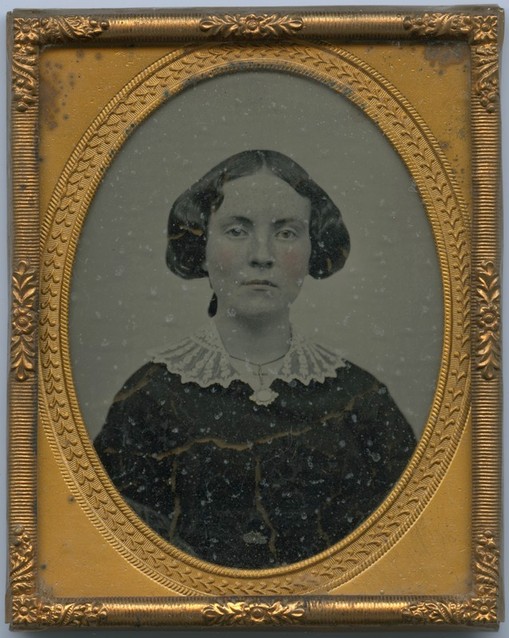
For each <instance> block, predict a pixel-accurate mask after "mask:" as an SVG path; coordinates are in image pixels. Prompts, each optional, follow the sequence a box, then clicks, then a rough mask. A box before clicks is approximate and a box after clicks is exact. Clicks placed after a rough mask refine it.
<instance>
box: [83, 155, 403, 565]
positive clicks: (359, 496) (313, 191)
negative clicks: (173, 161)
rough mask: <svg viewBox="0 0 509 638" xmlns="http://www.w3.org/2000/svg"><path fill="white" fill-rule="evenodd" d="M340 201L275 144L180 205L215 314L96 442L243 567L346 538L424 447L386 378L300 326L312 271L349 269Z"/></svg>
mask: <svg viewBox="0 0 509 638" xmlns="http://www.w3.org/2000/svg"><path fill="white" fill-rule="evenodd" d="M349 249H350V240H349V236H348V232H347V230H346V227H345V225H344V223H343V220H342V217H341V214H340V212H339V210H338V208H337V207H336V206H335V204H334V203H333V202H332V201H331V200H330V198H329V197H328V196H327V195H326V193H325V192H324V191H323V190H322V189H321V188H320V187H319V186H318V185H317V184H315V183H314V182H313V181H312V180H311V178H310V177H309V176H308V174H307V173H306V172H305V171H304V169H302V168H301V167H300V166H299V165H297V164H296V163H295V162H293V161H292V160H291V159H289V158H288V157H286V156H284V155H282V154H280V153H277V152H274V151H246V152H243V153H240V154H238V155H234V156H233V157H230V158H228V159H227V160H225V161H224V162H222V163H221V164H219V165H218V166H216V167H215V168H213V169H212V170H211V171H210V172H209V173H207V174H206V175H205V176H204V177H203V178H202V179H201V180H199V181H198V182H197V183H195V184H194V185H193V186H191V188H190V189H188V190H187V191H186V192H185V193H183V195H181V196H180V197H179V198H178V199H177V201H176V202H175V204H174V206H173V207H172V209H171V211H170V216H169V229H168V247H167V264H168V267H169V268H170V270H172V271H173V272H174V273H175V274H177V275H178V276H180V277H183V278H186V279H191V278H196V277H208V279H209V281H210V285H211V288H212V291H213V295H212V300H211V302H210V305H209V315H210V317H211V320H210V322H209V324H208V325H206V326H205V327H204V328H202V329H201V330H199V331H198V332H197V333H195V334H194V335H192V336H190V337H188V338H186V339H184V340H183V341H181V342H179V343H177V344H175V345H174V346H171V347H169V348H167V349H165V350H164V351H162V352H160V353H158V354H157V355H156V356H155V357H154V360H153V361H152V362H150V363H148V364H146V365H144V366H143V367H142V368H141V369H140V370H138V371H137V372H136V373H135V374H134V375H133V376H132V377H131V378H130V379H129V380H128V381H127V383H126V384H125V385H124V387H123V388H122V389H121V390H120V392H119V393H118V395H117V396H116V397H115V400H114V402H113V405H112V406H111V408H110V411H109V413H108V417H107V420H106V424H105V425H104V427H103V429H102V431H101V432H100V434H99V435H98V437H97V438H96V440H95V447H96V450H97V452H98V454H99V456H100V458H101V460H102V462H103V464H104V467H105V469H106V471H107V472H108V474H109V476H110V478H111V480H112V481H113V483H114V484H115V485H116V487H117V488H118V490H119V491H120V492H121V494H122V495H123V496H124V498H125V499H126V501H127V502H128V503H129V504H130V505H131V506H132V508H133V509H134V510H135V511H136V512H137V513H138V515H139V516H140V517H141V518H143V519H144V520H145V521H146V523H147V524H148V525H149V526H150V527H152V528H153V529H154V530H155V531H157V532H158V533H159V534H160V535H161V536H162V537H163V538H165V539H167V540H168V541H169V542H171V543H172V544H173V545H175V546H177V547H179V548H181V549H183V550H184V551H186V552H187V553H189V554H191V555H193V556H196V557H198V558H202V559H204V560H207V561H210V562H212V563H216V564H220V565H225V566H229V567H235V568H268V567H276V566H279V565H284V564H288V563H293V562H296V561H299V560H303V559H305V558H308V557H309V556H312V555H314V554H317V553H318V552H320V551H323V550H325V549H326V548H328V547H330V546H332V545H333V544H335V543H336V542H338V541H339V540H341V539H342V538H343V537H344V536H346V535H347V534H349V533H350V532H351V531H352V530H354V529H355V528H356V527H357V526H358V525H359V524H360V523H361V522H362V521H363V520H365V519H366V518H367V517H368V516H369V515H370V514H371V513H372V512H373V511H374V510H375V509H376V508H377V507H378V505H380V503H381V502H382V501H383V499H384V498H385V496H386V495H387V494H388V492H389V491H390V489H391V488H392V486H393V485H394V483H395V482H396V481H397V480H398V478H399V477H400V475H401V473H402V472H403V470H404V468H405V466H406V464H407V462H408V460H409V458H410V456H411V454H412V452H413V450H414V447H415V437H414V434H413V432H412V429H411V428H410V426H409V425H408V423H407V422H406V420H405V418H404V417H403V416H402V414H401V413H400V411H399V410H398V408H397V406H396V405H395V403H394V401H393V400H392V399H391V397H390V395H389V393H388V391H387V389H386V387H385V386H384V385H382V384H381V383H380V382H379V381H377V380H376V379H375V378H374V377H373V376H371V375H370V374H369V373H367V372H365V371H364V370H362V369H360V368H358V367H357V366H355V365H354V364H352V363H350V362H348V361H345V360H343V359H342V358H341V357H340V356H339V355H338V354H337V353H336V352H334V351H333V350H332V349H330V348H327V347H324V346H323V345H321V344H319V343H316V342H314V341H312V340H310V339H306V338H305V337H303V336H301V335H299V334H297V333H296V332H295V330H294V329H293V328H292V325H291V322H290V307H291V305H292V303H293V301H294V300H295V299H296V297H297V296H298V294H299V291H300V288H301V286H302V283H303V280H304V278H305V277H306V275H308V274H309V275H311V276H312V277H314V278H316V279H321V278H325V277H329V276H330V275H332V274H333V273H335V272H337V271H338V270H340V269H341V268H342V267H343V265H344V263H345V260H346V258H347V256H348V253H349Z"/></svg>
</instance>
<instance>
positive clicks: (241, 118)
mask: <svg viewBox="0 0 509 638" xmlns="http://www.w3.org/2000/svg"><path fill="white" fill-rule="evenodd" d="M252 148H269V149H274V150H278V151H281V152H283V153H285V154H287V155H289V156H291V157H292V158H293V159H295V160H296V161H297V162H299V163H300V164H301V165H302V166H303V167H304V168H305V169H306V170H307V171H308V172H309V173H310V175H311V176H312V177H313V178H314V179H315V180H316V181H317V182H318V183H319V184H320V185H321V186H322V188H324V189H325V191H326V192H327V193H328V194H329V195H330V196H331V197H332V199H333V200H334V201H335V203H336V204H337V205H338V206H339V208H340V210H341V211H342V213H343V217H344V220H345V223H346V225H347V228H348V229H349V232H350V235H351V245H352V248H351V253H350V256H349V258H348V260H347V262H346V266H345V268H344V269H343V270H342V271H341V272H340V273H338V274H336V275H334V276H332V277H330V278H328V279H326V280H322V281H316V280H314V279H312V278H311V277H308V278H307V279H306V281H305V284H304V287H303V290H302V292H301V294H300V296H299V298H298V299H297V301H296V302H295V303H294V305H293V307H292V318H293V322H294V324H296V325H297V326H298V327H299V328H300V329H301V330H302V331H304V332H305V333H306V334H313V335H314V336H315V337H316V338H317V339H318V340H320V341H325V342H326V343H331V344H332V345H334V346H336V347H338V348H339V349H340V350H341V351H342V352H344V355H345V356H346V358H348V359H350V360H352V361H354V362H355V363H356V364H357V365H360V366H361V367H363V368H365V369H367V370H369V371H370V372H372V373H373V374H374V375H375V376H376V377H377V378H379V379H380V380H381V381H383V382H385V383H386V384H387V385H388V387H389V390H390V392H391V393H392V395H393V397H394V398H395V400H396V402H397V403H398V405H399V406H400V408H401V409H402V411H403V412H404V414H405V415H406V416H407V418H408V420H409V422H410V423H412V425H413V426H414V427H415V429H416V432H417V433H418V434H419V433H420V432H421V429H422V427H423V425H424V423H425V422H426V418H427V415H428V411H429V409H430V404H431V399H432V395H433V391H434V387H435V380H436V374H437V371H438V367H439V359H440V351H441V346H442V299H441V280H440V276H439V270H438V262H437V258H436V252H435V247H434V243H433V239H432V236H431V227H430V224H429V222H428V220H427V217H426V215H425V213H424V209H423V206H422V204H421V201H420V199H419V196H418V194H417V191H416V189H415V186H414V185H413V182H412V179H411V176H410V174H409V173H408V171H407V169H406V167H405V166H404V164H403V163H402V161H401V159H400V158H399V156H398V155H397V153H396V152H395V151H394V149H393V147H392V146H391V145H390V143H389V142H388V141H387V140H386V139H385V138H384V136H383V135H382V134H381V132H380V131H379V130H378V129H377V128H376V126H375V125H374V124H373V123H372V122H371V121H370V120H369V119H368V118H367V117H366V116H365V115H364V114H363V113H362V112H361V111H360V110H359V109H357V107H355V106H354V105H353V104H352V103H351V102H349V101H348V100H347V99H346V98H344V97H343V96H341V95H338V94H336V93H334V92H333V91H331V90H330V89H328V88H326V87H325V86H323V85H320V84H317V83H315V82H314V81H312V80H309V79H307V78H301V77H296V76H288V74H281V73H276V72H264V71H260V72H246V73H241V74H235V75H228V76H222V77H218V78H214V79H212V80H208V81H206V82H202V83H200V84H198V85H197V86H195V87H193V88H191V89H188V90H186V91H185V92H184V93H182V94H180V95H178V96H176V97H174V98H173V99H171V100H170V101H169V102H167V103H166V104H165V105H164V106H163V107H161V108H160V109H159V110H158V111H157V112H156V113H155V114H154V115H152V116H151V117H150V118H149V119H148V120H147V121H145V123H143V125H142V126H140V127H139V128H138V130H137V131H136V132H135V133H134V134H133V136H132V137H131V138H130V139H129V140H128V141H127V143H126V144H125V145H124V147H123V148H122V150H121V151H120V153H119V155H118V156H117V158H116V159H115V160H114V161H113V163H112V165H111V167H110V169H109V170H108V172H107V173H106V175H105V177H104V179H103V182H102V184H101V185H100V187H99V189H98V191H97V194H96V197H95V198H94V200H93V202H92V205H91V206H90V209H89V212H88V215H87V219H86V221H85V224H84V228H83V231H82V235H81V237H80V242H79V247H78V253H77V256H76V261H75V266H74V273H73V282H72V288H71V299H72V303H71V313H70V345H71V358H72V363H73V366H72V369H73V374H74V380H75V385H76V388H77V392H78V398H79V403H80V406H81V410H82V414H83V417H84V420H85V423H86V424H87V427H88V428H89V432H90V434H91V435H92V436H93V435H94V434H95V433H97V431H98V430H99V429H100V427H101V425H102V423H103V422H104V419H105V415H106V412H107V410H108V407H109V405H110V404H111V402H112V399H113V396H114V394H115V393H116V392H117V391H118V390H119V388H120V387H121V385H122V384H123V383H124V381H125V380H126V379H127V378H128V377H129V376H130V375H131V374H132V373H133V372H134V371H135V370H136V369H137V368H138V367H139V366H140V365H141V364H142V363H144V362H145V361H146V360H147V356H148V352H149V351H151V350H154V349H156V350H157V349H161V347H162V345H163V344H165V343H168V342H172V341H175V340H178V339H180V338H182V337H183V336H185V335H187V334H189V333H190V332H191V331H193V330H194V329H196V328H198V327H199V326H200V325H202V324H203V323H204V322H205V321H207V314H206V312H207V306H208V302H209V299H210V295H211V293H210V286H209V283H208V280H206V279H202V280H195V281H184V280H182V279H180V278H178V277H176V276H175V275H173V274H172V273H170V272H169V270H168V269H167V268H166V265H165V249H166V224H167V217H168V211H169V209H170V207H171V205H172V203H173V201H174V200H175V199H176V198H177V197H178V195H179V194H180V193H181V192H182V191H183V190H185V189H186V188H187V187H188V186H190V185H191V183H193V182H194V181H195V180H197V179H199V178H200V177H201V176H202V175H203V174H204V173H205V172H207V171H208V170H209V169H210V168H212V166H214V165H216V164H217V163H218V162H219V161H221V160H222V159H224V158H225V157H228V156H229V155H232V154H233V153H237V152H239V151H241V150H244V149H252Z"/></svg>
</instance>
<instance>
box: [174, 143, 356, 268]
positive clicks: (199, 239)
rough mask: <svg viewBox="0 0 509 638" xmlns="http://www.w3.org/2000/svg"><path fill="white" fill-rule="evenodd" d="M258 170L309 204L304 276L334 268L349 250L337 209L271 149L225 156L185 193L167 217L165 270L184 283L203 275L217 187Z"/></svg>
mask: <svg viewBox="0 0 509 638" xmlns="http://www.w3.org/2000/svg"><path fill="white" fill-rule="evenodd" d="M263 168H267V169H268V170H269V171H270V172H271V173H273V174H274V175H276V176H277V177H279V178H280V179H282V180H283V181H285V182H286V183H287V184H289V185H290V186H291V187H292V188H293V189H294V190H295V191H296V192H297V193H298V194H299V195H302V197H305V198H307V199H308V200H309V201H310V202H311V216H310V222H309V235H310V239H311V256H310V258H309V274H310V275H311V276H312V277H314V278H315V279H325V278H326V277H329V276H330V275H332V274H334V273H335V272H337V271H338V270H340V269H341V268H342V267H343V266H344V264H345V261H346V258H347V257H348V253H349V252H350V237H349V235H348V231H347V229H346V226H345V224H344V222H343V219H342V217H341V213H340V212H339V209H338V207H337V206H336V205H335V204H334V202H333V201H332V200H331V199H330V197H329V196H328V195H327V193H326V192H325V191H324V190H323V189H321V188H320V187H319V186H318V184H316V183H315V182H314V181H313V180H312V179H311V178H310V177H309V175H308V174H307V173H306V171H305V170H304V169H303V168H302V167H301V166H299V165H298V164H297V163H296V162H294V161H293V160H292V159H290V158H289V157H287V156H286V155H283V154H282V153H278V152H276V151H244V152H242V153H238V154H237V155H232V156H231V157H228V158H227V159H225V160H224V161H223V162H221V163H220V164H218V165H217V166H215V167H214V168H213V169H212V170H211V171H209V172H208V173H207V174H206V175H204V176H203V177H202V178H201V179H200V180H198V181H197V182H196V183H195V184H193V185H192V186H191V187H190V188H189V189H188V190H186V191H185V192H184V193H182V195H180V197H178V199H177V200H176V201H175V203H174V204H173V206H172V208H171V211H170V216H169V219H168V247H167V250H166V263H167V264H168V268H169V269H170V270H171V271H172V272H174V273H175V274H176V275H179V276H180V277H183V278H184V279H196V278H198V277H206V276H207V273H206V271H205V270H203V267H202V266H203V263H204V262H205V247H206V244H207V226H208V221H209V217H210V215H211V214H212V213H213V212H214V211H216V210H217V209H218V208H219V207H220V206H221V204H222V202H223V198H224V194H223V185H224V184H225V183H226V182H231V181H233V180H235V179H238V178H239V177H244V176H246V175H254V174H255V173H257V172H259V171H260V170H262V169H263Z"/></svg>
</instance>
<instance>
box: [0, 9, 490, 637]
mask: <svg viewBox="0 0 509 638" xmlns="http://www.w3.org/2000/svg"><path fill="white" fill-rule="evenodd" d="M253 11H254V10H253ZM256 11H257V12H259V13H258V15H255V17H254V19H253V20H251V22H250V21H249V20H248V15H249V13H248V11H247V10H235V9H223V10H221V9H218V10H210V11H205V12H203V13H197V12H187V13H181V12H169V11H168V12H166V11H156V12H151V13H150V15H147V14H141V13H140V14H139V15H133V14H130V15H127V14H125V15H124V14H120V13H118V12H104V13H101V14H100V15H96V16H94V15H92V16H91V15H90V14H88V15H87V16H86V19H87V20H90V19H92V20H94V21H95V23H94V24H93V25H92V27H90V28H89V30H88V32H87V33H85V34H84V35H83V34H82V35H79V34H78V35H76V33H72V34H71V36H69V33H68V31H67V30H66V29H67V26H68V25H66V29H64V30H63V31H60V32H58V31H57V32H55V31H54V30H53V29H52V28H48V27H47V25H46V26H44V25H43V26H42V27H41V21H42V20H44V19H45V18H48V17H50V18H51V17H54V16H52V15H51V14H50V13H48V12H34V11H19V12H16V13H15V17H17V18H21V19H22V20H24V21H25V23H26V24H29V23H30V22H31V21H32V22H33V23H34V24H33V25H32V27H33V29H32V32H33V33H34V34H35V36H36V40H35V41H34V42H33V45H32V46H30V44H28V41H27V39H25V40H23V38H22V37H21V39H20V40H19V39H18V45H17V44H16V33H15V32H16V29H15V28H14V27H13V17H12V16H10V17H9V33H10V41H11V43H14V44H13V45H12V46H13V50H12V51H11V60H10V65H11V68H13V64H14V62H13V59H12V58H16V57H17V59H18V60H22V62H23V64H24V65H27V67H28V75H27V77H28V81H29V85H30V86H29V89H28V90H27V86H26V85H25V86H24V87H22V90H21V98H22V99H20V98H19V95H18V97H16V96H15V93H16V91H17V89H16V81H22V80H21V79H20V78H22V77H23V73H24V72H23V69H21V75H20V74H19V71H20V69H18V72H17V73H16V72H13V76H14V84H13V92H12V94H11V103H10V106H9V108H10V118H11V138H10V144H11V150H12V153H11V206H12V211H13V216H12V235H13V241H12V262H11V263H12V274H13V279H12V281H13V323H12V326H11V329H12V349H11V354H12V357H11V371H10V378H9V412H10V440H9V480H10V483H9V500H10V518H9V525H10V535H11V548H10V558H11V572H10V594H11V597H12V600H10V601H9V602H8V605H7V616H8V620H12V622H13V626H15V627H16V628H20V627H23V626H25V627H29V628H34V627H36V626H56V625H60V626H62V625H69V624H71V625H79V624H82V625H87V624H92V625H95V624H108V625H114V626H125V625H127V626H133V625H139V624H145V625H147V626H148V625H153V626H170V625H171V626H181V627H186V626H187V627H190V626H197V625H208V626H214V625H216V626H218V625H219V626H222V627H225V625H231V624H234V625H237V626H239V625H244V626H265V627H267V626H269V627H270V626H276V625H277V626H280V625H283V626H287V627H288V626H289V625H293V626H300V627H322V628H323V627H330V626H341V625H343V626H344V625H353V624H360V623H362V624H371V625H380V624H381V625H388V624H393V625H394V624H402V623H404V624H406V623H413V622H419V623H421V622H425V623H429V624H430V625H433V624H434V623H436V622H439V623H440V624H439V625H438V626H437V628H445V627H447V626H448V625H456V626H458V625H465V624H467V625H468V624H478V623H479V624H480V625H482V626H484V627H486V626H489V627H494V626H496V625H497V623H498V621H499V620H500V619H501V611H500V608H499V605H498V592H499V582H498V579H499V554H498V550H499V547H500V538H501V537H500V486H501V483H500V474H501V459H500V451H501V432H500V415H501V411H500V401H501V370H500V361H499V359H498V354H499V348H500V343H499V332H498V327H497V326H495V327H494V324H493V321H494V320H493V315H495V319H497V317H498V314H497V313H498V310H499V272H500V252H499V242H498V233H499V225H498V214H499V205H500V201H499V199H500V195H499V185H500V157H499V104H498V48H499V41H498V40H497V28H498V33H500V32H501V30H502V29H501V21H502V17H501V12H500V11H499V10H498V9H497V8H496V7H483V8H479V7H455V8H454V12H455V14H456V15H459V14H460V15H461V20H460V21H459V27H458V22H457V21H455V20H454V19H451V14H447V13H441V14H440V15H442V16H446V18H445V19H444V21H443V22H442V23H439V24H438V27H437V23H436V21H434V20H433V16H434V15H438V14H435V13H433V14H431V13H429V12H428V13H423V11H424V10H420V11H416V10H415V9H408V10H405V9H404V8H398V9H394V8H393V9H390V8H389V9H387V10H385V11H383V12H382V11H381V12H369V13H365V14H362V13H361V14H359V13H357V12H355V13H354V11H353V9H352V8H348V7H345V8H344V9H341V10H338V9H332V10H324V11H316V12H315V11H311V10H307V9H302V10H300V9H299V10H298V12H297V11H296V10H293V11H291V10H290V9H288V8H281V9H272V8H271V9H267V8H265V9H263V8H261V9H257V10H256ZM442 11H443V10H442ZM262 12H263V13H262ZM274 14H277V15H276V18H275V23H274V25H273V29H272V30H271V29H268V30H267V29H266V28H265V27H264V24H262V22H263V16H267V15H269V16H271V15H274ZM59 16H63V17H64V18H65V17H67V18H69V17H71V16H76V12H66V11H62V12H59ZM211 16H212V17H214V16H216V17H218V21H217V20H215V19H213V20H211ZM227 16H228V17H227ZM426 16H428V17H427V18H426ZM430 16H431V18H430ZM479 16H480V17H481V20H480V22H479V20H478V21H477V22H476V20H475V18H476V17H479ZM78 17H80V16H78ZM83 17H85V16H83ZM421 17H425V18H426V19H424V22H423V23H421V22H420V20H421ZM57 18H58V17H57ZM472 19H473V20H472ZM486 20H488V22H489V21H493V20H494V21H495V22H497V21H498V24H496V25H495V26H494V28H493V29H491V31H490V35H488V36H487V35H486V33H487V31H483V29H485V28H486ZM59 22H61V21H59V20H58V19H57V23H59ZM211 24H212V26H211ZM232 24H233V27H232ZM409 25H410V27H409ZM488 26H489V25H488ZM50 27H51V25H50ZM232 28H233V31H232V30H231V29H232ZM80 33H81V32H80ZM232 34H233V35H232ZM493 34H494V36H493ZM18 35H19V33H18ZM232 37H233V38H235V39H237V40H238V39H245V40H247V41H256V40H260V39H266V38H268V39H271V38H275V39H276V41H277V40H278V39H279V40H280V39H283V38H285V37H298V38H329V39H357V38H359V39H364V40H369V39H378V40H380V39H390V38H394V39H417V40H419V39H426V38H442V39H450V40H455V39H462V40H467V41H469V43H470V45H471V52H472V95H471V101H472V144H473V197H474V207H473V224H472V237H473V254H472V310H471V317H472V325H473V328H472V335H471V342H472V345H471V351H472V355H473V356H472V368H473V369H472V373H473V398H472V414H473V431H474V445H473V456H474V458H473V518H472V539H473V540H472V552H473V556H472V573H473V592H472V596H471V597H470V598H469V599H468V600H458V599H451V598H447V599H440V600H439V599H437V598H434V599H433V600H429V601H426V600H424V601H422V600H417V599H415V600H414V599H413V598H411V597H407V598H404V599H401V598H393V599H388V598H383V599H380V598H374V597H370V598H360V597H357V598H356V599H355V603H352V601H351V599H345V598H341V597H337V598H336V597H306V598H305V599H302V600H301V599H298V598H291V599H288V600H286V599H283V598H280V599H278V600H276V599H273V598H264V599H252V598H243V599H228V600H222V599H215V598H212V599H185V601H184V599H179V600H178V601H171V600H168V599H166V600H154V599H151V600H124V601H122V600H119V599H113V600H109V601H108V600H104V601H101V603H100V604H98V603H97V602H95V601H46V600H43V599H41V598H40V597H39V594H40V592H37V589H36V578H37V568H36V565H37V561H36V553H37V516H36V490H37V476H36V458H37V456H36V435H37V407H36V406H37V362H36V355H35V353H36V352H37V320H36V319H37V317H38V315H37V290H38V277H39V240H40V232H39V187H38V179H39V172H38V152H37V117H38V81H39V79H38V71H37V64H38V57H39V51H40V48H41V47H42V46H45V45H62V44H66V43H68V42H69V41H70V40H73V39H81V38H83V39H84V40H97V41H98V42H100V43H104V44H107V43H108V44H114V43H119V44H121V43H122V44H126V43H128V42H130V41H136V42H142V41H152V42H161V41H179V40H180V41H186V40H193V41H197V40H217V41H220V42H224V41H227V40H228V39H229V38H232ZM19 42H21V44H19ZM83 44H86V42H85V41H84V42H83ZM16 46H18V47H22V50H21V51H20V49H19V48H18V49H17V50H16ZM20 53H21V55H20ZM26 99H28V101H29V103H28V104H27V103H25V102H26ZM34 291H35V292H34ZM34 318H35V319H34ZM487 362H488V363H487ZM31 613H32V614H35V615H32V616H31V617H30V618H28V617H25V616H23V614H28V615H30V614H31ZM440 617H441V620H440V619H439V620H438V621H437V618H440ZM230 619H234V620H233V621H232V623H230V622H229V620H230ZM25 621H28V622H26V623H25Z"/></svg>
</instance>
